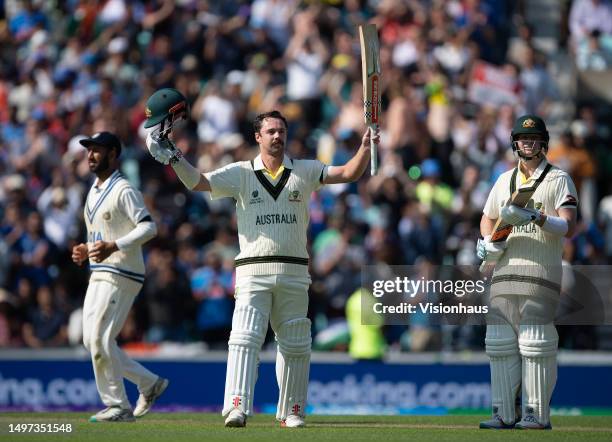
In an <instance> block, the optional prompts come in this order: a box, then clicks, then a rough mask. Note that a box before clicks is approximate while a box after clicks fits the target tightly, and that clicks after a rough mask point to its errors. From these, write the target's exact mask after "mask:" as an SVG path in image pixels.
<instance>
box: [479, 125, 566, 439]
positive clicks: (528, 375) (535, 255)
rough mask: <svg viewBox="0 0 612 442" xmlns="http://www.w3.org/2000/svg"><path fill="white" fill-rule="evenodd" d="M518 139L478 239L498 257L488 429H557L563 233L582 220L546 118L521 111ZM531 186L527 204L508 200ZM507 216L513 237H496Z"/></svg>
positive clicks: (489, 345) (488, 254) (485, 253)
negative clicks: (551, 159)
mask: <svg viewBox="0 0 612 442" xmlns="http://www.w3.org/2000/svg"><path fill="white" fill-rule="evenodd" d="M511 143H512V149H513V150H514V152H515V153H516V155H517V156H518V164H517V166H516V167H515V168H514V169H513V170H510V171H508V172H505V173H503V174H502V175H501V176H500V177H499V178H498V179H497V181H496V182H495V184H494V186H493V189H492V190H491V193H490V194H489V198H488V199H487V203H486V205H485V208H484V210H483V216H482V219H481V222H480V231H481V234H482V235H483V236H484V240H479V241H478V250H477V253H478V256H479V258H480V259H483V260H488V261H492V262H497V264H496V265H495V269H494V271H493V279H492V281H491V306H490V310H489V315H488V317H487V333H486V338H485V348H486V352H487V355H488V356H489V359H490V361H491V396H492V402H493V416H492V418H491V419H490V420H488V421H485V422H482V423H481V424H480V428H485V429H506V428H518V429H550V428H551V425H550V399H551V397H552V392H553V390H554V388H555V383H556V382H557V359H556V358H557V342H558V335H557V330H556V328H555V326H554V323H553V320H554V315H555V312H556V309H557V304H558V303H559V295H560V290H561V275H562V274H561V270H562V269H561V255H562V253H563V239H564V237H569V236H571V235H572V232H573V231H574V228H575V225H576V207H577V197H576V188H575V186H574V183H573V182H572V179H571V178H570V176H569V175H568V174H567V173H566V172H564V171H562V170H561V169H559V168H557V167H555V166H552V165H551V164H549V163H548V161H547V160H546V152H547V150H548V131H547V129H546V125H545V124H544V121H543V120H542V119H541V118H539V117H538V116H536V115H523V116H522V117H520V118H518V119H517V120H516V122H515V124H514V127H513V129H512V135H511ZM523 186H525V187H531V186H537V187H536V190H535V191H534V193H533V195H532V197H531V199H530V200H529V202H528V203H527V206H526V207H525V208H522V207H518V206H515V205H507V204H506V201H508V199H509V198H510V195H512V194H513V192H514V191H515V190H516V189H517V188H519V187H523ZM499 217H501V218H502V219H503V221H504V222H505V223H506V224H509V225H512V226H513V228H512V233H511V234H510V236H509V237H508V239H507V241H506V242H505V243H494V242H491V241H490V235H491V233H492V231H493V227H494V226H495V222H496V220H497V218H499ZM521 397H522V401H521V399H519V398H521ZM521 402H522V403H521ZM515 404H516V405H517V406H516V408H515Z"/></svg>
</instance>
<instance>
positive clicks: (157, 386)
mask: <svg viewBox="0 0 612 442" xmlns="http://www.w3.org/2000/svg"><path fill="white" fill-rule="evenodd" d="M169 383H170V381H168V379H164V378H161V377H160V378H158V379H157V381H155V383H154V384H153V386H152V387H151V389H150V390H149V391H147V392H146V393H144V394H143V393H140V396H138V401H137V402H136V408H134V416H135V417H142V416H144V415H145V414H147V413H148V412H149V410H150V409H151V407H152V406H153V403H154V402H155V400H156V399H157V398H158V397H160V396H161V395H162V393H163V392H164V391H166V388H168V384H169Z"/></svg>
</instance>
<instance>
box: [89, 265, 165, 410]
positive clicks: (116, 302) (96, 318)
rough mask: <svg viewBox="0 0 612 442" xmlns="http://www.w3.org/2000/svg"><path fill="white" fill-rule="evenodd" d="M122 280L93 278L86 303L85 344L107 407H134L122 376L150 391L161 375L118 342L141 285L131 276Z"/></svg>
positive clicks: (142, 389)
mask: <svg viewBox="0 0 612 442" xmlns="http://www.w3.org/2000/svg"><path fill="white" fill-rule="evenodd" d="M117 279H120V280H121V281H117V282H116V283H114V282H109V281H107V280H96V279H90V281H89V286H88V288H87V293H86V295H85V303H84V305H83V344H84V345H85V348H87V350H88V351H89V353H90V354H91V360H92V363H93V370H94V375H95V377H96V385H97V387H98V392H99V393H100V398H101V399H102V402H103V403H104V404H105V405H106V406H107V407H110V406H115V405H119V406H121V407H122V408H131V407H130V402H129V401H128V398H127V395H126V393H125V386H124V384H123V378H126V379H128V380H129V381H131V382H133V383H134V384H136V385H137V386H138V391H139V392H141V393H143V392H146V391H148V390H149V389H150V388H151V387H152V386H153V384H154V383H155V381H156V380H157V378H158V376H157V375H155V374H153V373H151V372H150V371H149V370H147V369H146V368H144V367H143V366H142V365H140V364H139V363H138V362H136V361H134V360H133V359H130V358H129V357H128V355H127V354H125V352H124V351H123V350H121V349H120V348H119V346H118V345H117V341H116V340H115V338H116V337H117V335H118V334H119V332H120V331H121V328H122V327H123V324H124V323H125V320H126V318H127V316H128V313H129V311H130V308H131V307H132V304H133V302H134V299H135V298H136V295H138V292H139V291H140V288H141V285H140V284H139V283H137V282H134V281H130V280H129V279H126V278H122V277H118V278H117Z"/></svg>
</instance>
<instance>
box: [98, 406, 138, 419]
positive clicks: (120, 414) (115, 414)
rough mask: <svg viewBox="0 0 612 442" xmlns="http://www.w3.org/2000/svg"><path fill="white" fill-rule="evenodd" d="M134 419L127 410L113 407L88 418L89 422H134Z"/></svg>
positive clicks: (130, 411)
mask: <svg viewBox="0 0 612 442" xmlns="http://www.w3.org/2000/svg"><path fill="white" fill-rule="evenodd" d="M135 420H136V418H135V417H134V414H133V413H132V410H130V409H129V408H121V406H120V405H113V406H112V407H107V408H105V409H104V410H101V411H98V412H97V413H96V414H94V415H93V416H91V417H90V418H89V422H134V421H135Z"/></svg>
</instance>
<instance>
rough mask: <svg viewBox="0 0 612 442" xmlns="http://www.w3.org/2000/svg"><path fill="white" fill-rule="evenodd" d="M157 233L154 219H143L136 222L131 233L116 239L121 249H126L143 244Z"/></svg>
mask: <svg viewBox="0 0 612 442" xmlns="http://www.w3.org/2000/svg"><path fill="white" fill-rule="evenodd" d="M155 235H157V227H155V223H154V222H153V221H142V222H139V223H138V224H136V227H134V228H133V229H132V230H131V231H130V233H128V234H127V235H124V236H122V237H121V238H119V239H117V240H116V241H115V244H117V248H118V249H119V250H126V249H129V248H131V247H135V246H142V245H143V244H144V243H146V242H147V241H149V240H150V239H151V238H153V237H155Z"/></svg>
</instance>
